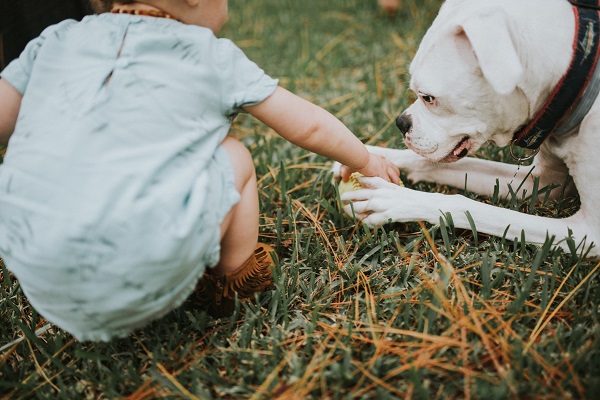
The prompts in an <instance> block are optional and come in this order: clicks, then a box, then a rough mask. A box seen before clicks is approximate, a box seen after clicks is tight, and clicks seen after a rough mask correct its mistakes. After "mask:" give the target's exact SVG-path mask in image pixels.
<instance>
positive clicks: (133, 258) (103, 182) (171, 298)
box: [0, 14, 277, 340]
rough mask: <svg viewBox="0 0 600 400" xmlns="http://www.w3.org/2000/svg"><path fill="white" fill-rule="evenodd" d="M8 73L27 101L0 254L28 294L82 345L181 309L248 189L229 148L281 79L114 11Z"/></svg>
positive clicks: (220, 47) (47, 38)
mask: <svg viewBox="0 0 600 400" xmlns="http://www.w3.org/2000/svg"><path fill="white" fill-rule="evenodd" d="M1 75H2V79H5V80H6V81H7V82H9V83H10V84H11V85H13V86H14V87H15V88H16V89H17V90H18V91H20V92H21V93H22V94H23V102H22V106H21V112H20V114H19V118H18V121H17V126H16V129H15V132H14V134H13V135H12V137H11V139H10V142H9V146H8V151H7V154H6V157H5V162H4V164H3V165H1V166H0V256H1V257H2V258H3V259H4V260H5V263H6V265H7V267H8V268H9V269H10V270H11V271H12V272H13V273H14V274H15V276H16V277H17V279H18V280H19V282H20V284H21V286H22V288H23V291H24V293H25V294H26V296H27V297H28V299H29V301H30V302H31V304H32V305H33V306H34V307H35V308H36V309H37V310H38V312H39V313H40V314H41V315H43V316H44V317H46V318H47V319H48V320H49V321H51V322H53V323H55V324H56V325H58V326H59V327H61V328H63V329H65V330H66V331H68V332H70V333H71V334H73V335H74V336H75V337H76V338H77V339H79V340H110V339H111V338H114V337H118V336H123V335H127V334H128V333H130V332H131V330H133V329H135V328H137V327H140V326H143V325H145V324H147V323H148V322H149V321H151V320H153V319H156V318H158V317H160V316H162V315H164V314H165V313H167V312H169V311H170V310H172V309H173V308H175V307H178V306H179V305H180V304H181V303H182V302H183V301H184V300H185V299H186V298H187V297H188V296H189V294H190V293H191V291H192V290H193V288H194V287H195V285H196V282H197V280H198V279H199V277H201V276H202V274H203V273H204V271H205V269H206V267H211V266H214V265H215V264H216V263H217V262H218V259H219V249H220V245H219V234H220V233H219V225H220V223H221V221H222V220H223V218H224V217H225V215H226V214H227V213H228V212H229V210H230V209H231V207H232V206H233V205H234V204H235V203H236V202H237V201H238V200H239V194H238V193H237V191H236V189H235V186H234V181H233V172H232V170H231V164H230V161H229V159H228V155H227V153H226V152H225V150H224V149H223V148H222V147H221V146H220V144H221V142H222V141H223V139H224V138H225V137H226V135H227V133H228V131H229V128H230V124H231V120H232V118H233V117H234V116H235V115H236V113H238V112H240V111H241V107H243V106H245V105H251V104H257V103H260V102H261V101H263V100H264V99H265V98H267V97H268V96H270V95H271V94H272V93H273V91H274V90H275V88H276V86H277V81H276V80H274V79H272V78H270V77H269V76H267V75H266V74H265V73H264V71H263V70H262V69H260V68H259V67H258V66H257V65H256V64H254V63H253V62H251V61H250V60H249V59H248V58H247V57H246V56H245V55H244V54H243V52H242V51H241V50H240V49H238V48H237V47H236V46H235V45H234V44H233V43H232V42H231V41H229V40H226V39H218V38H216V37H215V36H214V35H213V33H212V31H210V30H209V29H206V28H201V27H197V26H189V25H184V24H182V23H179V22H177V21H173V20H169V19H164V18H153V17H144V16H131V15H115V14H101V15H95V16H89V17H86V18H84V19H83V20H82V21H81V22H75V21H64V22H62V23H60V24H58V25H55V26H52V27H50V28H48V29H46V30H45V31H44V32H43V33H42V35H41V36H40V37H39V38H37V39H35V40H33V41H32V42H31V43H30V44H29V45H28V46H27V48H26V49H25V51H24V52H23V54H22V55H21V57H20V58H19V59H17V60H15V61H13V62H12V63H11V64H9V65H8V66H7V67H6V69H5V70H4V71H3V72H2V74H1Z"/></svg>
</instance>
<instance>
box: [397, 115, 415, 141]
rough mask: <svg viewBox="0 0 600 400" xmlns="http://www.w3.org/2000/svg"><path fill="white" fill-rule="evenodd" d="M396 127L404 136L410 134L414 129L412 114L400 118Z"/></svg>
mask: <svg viewBox="0 0 600 400" xmlns="http://www.w3.org/2000/svg"><path fill="white" fill-rule="evenodd" d="M396 126H397V127H398V129H400V132H402V135H404V136H406V134H407V133H408V132H410V130H411V128H412V117H411V116H410V114H406V113H402V114H401V115H400V116H399V117H398V118H396Z"/></svg>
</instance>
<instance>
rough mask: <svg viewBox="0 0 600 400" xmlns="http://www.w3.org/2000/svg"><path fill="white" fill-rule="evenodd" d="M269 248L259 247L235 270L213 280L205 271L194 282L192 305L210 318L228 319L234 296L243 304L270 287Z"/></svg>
mask: <svg viewBox="0 0 600 400" xmlns="http://www.w3.org/2000/svg"><path fill="white" fill-rule="evenodd" d="M273 251H274V250H273V248H272V247H271V246H269V245H268V244H264V243H259V244H258V245H257V246H256V249H255V250H254V253H253V254H252V255H251V256H250V258H248V259H247V260H246V261H245V262H244V264H242V266H241V267H239V268H238V269H237V270H235V271H233V272H230V273H228V274H225V275H223V276H220V277H215V276H214V275H212V274H211V273H210V271H207V272H206V273H205V274H204V276H203V277H202V279H200V281H199V282H198V286H197V287H196V291H195V298H196V302H197V303H199V305H200V306H202V307H204V308H206V310H207V311H208V314H209V315H211V316H213V317H228V316H231V315H232V314H233V311H234V310H235V294H236V293H237V296H238V299H239V300H240V301H247V300H249V299H252V298H253V297H254V294H255V293H259V292H262V291H264V290H266V289H267V288H269V287H271V286H273V273H272V272H271V266H273V265H274V264H275V263H274V262H273V258H272V257H271V254H270V253H272V252H273Z"/></svg>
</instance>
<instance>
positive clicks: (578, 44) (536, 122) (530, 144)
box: [513, 0, 600, 150]
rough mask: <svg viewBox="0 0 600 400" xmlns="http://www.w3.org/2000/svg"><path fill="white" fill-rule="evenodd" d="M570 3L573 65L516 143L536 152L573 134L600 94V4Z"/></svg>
mask: <svg viewBox="0 0 600 400" xmlns="http://www.w3.org/2000/svg"><path fill="white" fill-rule="evenodd" d="M570 2H571V3H572V4H573V12H574V14H575V24H576V29H575V31H576V35H575V38H574V41H573V58H572V59H571V64H570V65H569V69H568V70H567V72H566V73H565V74H564V75H563V77H562V78H561V80H560V81H559V82H558V85H557V86H556V88H554V91H553V92H552V94H551V95H550V97H549V99H548V100H547V101H546V104H544V106H543V107H542V109H541V110H540V111H539V112H538V114H537V115H536V116H535V117H534V118H533V119H532V120H531V122H529V124H527V125H525V126H523V127H522V128H520V129H519V130H518V131H517V132H516V133H515V135H514V137H513V143H514V144H515V145H517V146H519V147H524V148H527V149H532V150H535V149H538V148H539V147H540V146H541V145H542V142H543V141H544V140H545V139H546V138H548V137H549V136H550V135H553V134H554V135H556V136H559V135H562V134H566V133H569V132H570V131H572V130H573V129H574V128H575V127H577V126H578V125H579V124H580V123H581V120H583V118H584V117H585V115H586V114H587V112H588V111H589V109H590V108H591V106H592V104H593V100H594V99H595V98H596V96H597V95H598V91H599V90H600V85H598V84H593V85H590V81H592V77H593V76H594V71H595V70H596V65H597V63H598V56H599V54H600V44H599V37H598V34H599V30H600V11H598V10H600V0H570ZM584 99H585V100H584ZM582 100H584V101H582Z"/></svg>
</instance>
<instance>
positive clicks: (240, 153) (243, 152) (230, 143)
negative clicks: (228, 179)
mask: <svg viewBox="0 0 600 400" xmlns="http://www.w3.org/2000/svg"><path fill="white" fill-rule="evenodd" d="M223 147H224V148H225V150H226V151H227V153H228V154H229V159H230V162H231V166H232V167H233V171H234V175H235V183H236V186H238V189H241V188H242V187H243V186H245V184H246V183H248V181H250V180H252V181H254V180H255V171H254V161H253V160H252V155H251V154H250V151H248V149H247V148H246V146H244V145H243V144H242V143H241V142H239V141H238V140H236V139H233V138H231V137H227V138H226V139H225V140H224V141H223Z"/></svg>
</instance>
